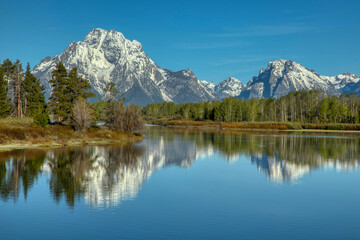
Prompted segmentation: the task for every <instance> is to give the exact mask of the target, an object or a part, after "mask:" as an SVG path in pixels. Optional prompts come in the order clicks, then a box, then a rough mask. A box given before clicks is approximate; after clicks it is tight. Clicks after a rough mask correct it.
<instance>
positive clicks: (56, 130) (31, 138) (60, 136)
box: [0, 118, 143, 148]
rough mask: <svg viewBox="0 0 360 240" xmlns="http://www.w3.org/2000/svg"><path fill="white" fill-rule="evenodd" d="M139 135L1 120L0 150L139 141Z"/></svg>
mask: <svg viewBox="0 0 360 240" xmlns="http://www.w3.org/2000/svg"><path fill="white" fill-rule="evenodd" d="M142 138H143V137H142V135H141V134H140V135H139V134H131V133H124V132H120V131H111V130H109V129H107V128H106V127H102V128H99V129H89V130H88V131H86V132H77V131H74V130H73V129H72V128H71V127H68V126H62V125H49V126H47V127H45V128H42V127H39V126H36V125H34V124H33V123H32V120H31V122H30V120H29V119H10V118H8V119H1V121H0V148H1V145H2V146H5V145H6V146H10V145H11V144H15V145H16V148H19V146H21V145H22V144H23V145H24V147H25V146H29V145H31V144H33V145H39V144H40V145H46V146H55V145H72V144H77V145H78V144H86V143H89V142H91V143H96V142H101V143H105V142H107V143H112V142H119V141H139V140H141V139H142Z"/></svg>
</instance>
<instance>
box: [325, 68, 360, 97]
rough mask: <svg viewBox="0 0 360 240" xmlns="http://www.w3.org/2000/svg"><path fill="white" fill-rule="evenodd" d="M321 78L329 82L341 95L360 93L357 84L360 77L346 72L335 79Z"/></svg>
mask: <svg viewBox="0 0 360 240" xmlns="http://www.w3.org/2000/svg"><path fill="white" fill-rule="evenodd" d="M323 78H324V79H326V80H328V81H330V82H331V83H332V84H333V86H334V87H335V89H337V90H339V91H340V92H342V93H347V94H349V93H357V94H359V93H360V91H359V90H360V88H359V87H360V85H359V84H357V83H358V82H359V81H360V76H357V75H355V74H352V73H347V72H346V73H343V74H340V75H337V76H335V77H326V76H323ZM356 84H357V85H356ZM356 86H358V87H356Z"/></svg>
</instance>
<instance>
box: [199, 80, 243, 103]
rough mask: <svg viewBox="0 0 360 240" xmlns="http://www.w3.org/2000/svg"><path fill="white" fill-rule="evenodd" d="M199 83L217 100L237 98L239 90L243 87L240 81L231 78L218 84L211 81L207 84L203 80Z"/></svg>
mask: <svg viewBox="0 0 360 240" xmlns="http://www.w3.org/2000/svg"><path fill="white" fill-rule="evenodd" d="M201 82H202V83H203V84H204V86H205V87H206V88H207V89H209V91H211V92H212V94H213V95H214V96H215V97H216V98H218V99H224V98H227V97H236V96H239V95H240V93H241V90H242V89H243V88H244V86H245V85H244V84H243V83H242V82H240V80H238V79H236V78H233V77H229V78H227V79H225V80H223V81H221V82H220V83H219V84H215V83H214V82H212V81H211V82H207V81H205V80H202V81H201Z"/></svg>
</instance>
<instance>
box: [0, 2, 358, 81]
mask: <svg viewBox="0 0 360 240" xmlns="http://www.w3.org/2000/svg"><path fill="white" fill-rule="evenodd" d="M0 9H1V11H0V32H1V35H0V60H1V61H2V60H4V59H5V58H10V59H12V60H15V59H17V58H19V59H20V60H21V61H22V62H24V63H26V62H28V61H29V62H30V64H31V66H32V67H33V66H34V65H36V64H38V63H39V62H40V60H41V59H43V58H44V57H46V56H53V55H54V54H60V53H61V52H62V51H63V50H64V49H65V48H66V47H67V46H68V44H70V43H71V42H72V41H82V40H83V38H84V37H85V35H86V34H87V33H88V32H89V31H90V30H91V29H93V28H104V29H107V30H110V29H114V30H116V31H119V32H122V33H123V34H124V35H125V37H126V38H128V39H130V40H133V39H136V40H138V41H139V42H141V43H142V45H143V48H144V51H145V52H146V53H147V54H148V55H149V56H150V58H152V59H153V60H154V61H155V62H156V63H157V64H158V65H159V66H161V67H163V68H168V69H172V70H181V69H186V68H191V69H192V70H193V71H194V72H195V74H196V75H197V76H198V78H199V79H205V80H208V81H214V82H219V81H221V80H223V79H225V78H227V77H229V76H233V77H236V78H239V79H240V80H241V81H243V82H244V83H246V82H248V81H249V80H250V78H251V77H252V76H254V75H257V74H258V71H259V70H260V69H261V68H263V67H266V66H267V63H268V61H271V60H274V59H279V58H285V59H292V60H294V61H298V62H300V63H302V64H303V65H304V66H306V67H308V68H312V69H315V70H317V71H318V72H319V73H320V74H322V75H337V74H340V73H343V72H352V73H355V74H358V75H360V0H353V1H347V0H342V1H332V0H328V1H316V0H312V1H307V0H303V1H291V0H286V1H276V0H272V1H265V0H263V1H256V0H253V1H227V0H222V1H209V0H208V1H196V0H193V1H184V0H183V1H139V0H138V1H106V0H103V1H98V0H97V1H91V0H89V1H75V0H73V1H67V0H63V1H51V0H47V1H36V0H33V1H7V0H0Z"/></svg>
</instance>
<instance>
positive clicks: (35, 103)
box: [23, 63, 46, 117]
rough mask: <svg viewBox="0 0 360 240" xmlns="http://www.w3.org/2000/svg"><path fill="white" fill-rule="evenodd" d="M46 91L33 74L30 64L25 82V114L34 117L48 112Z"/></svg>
mask: <svg viewBox="0 0 360 240" xmlns="http://www.w3.org/2000/svg"><path fill="white" fill-rule="evenodd" d="M44 90H45V88H44V86H43V85H42V84H41V83H40V80H39V79H37V78H36V77H35V76H34V74H32V73H31V70H30V64H29V63H28V65H27V67H26V72H25V78H24V81H23V92H24V94H23V95H24V99H23V102H24V114H25V115H26V116H31V117H34V116H35V115H36V114H39V113H44V112H45V111H46V103H45V97H44V94H43V91H44Z"/></svg>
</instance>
